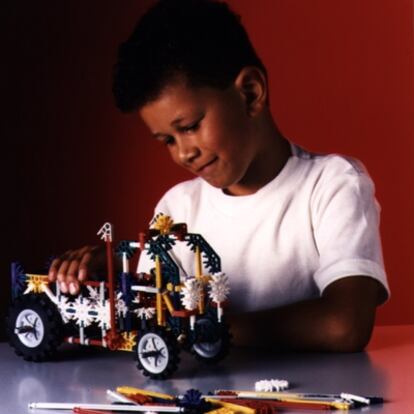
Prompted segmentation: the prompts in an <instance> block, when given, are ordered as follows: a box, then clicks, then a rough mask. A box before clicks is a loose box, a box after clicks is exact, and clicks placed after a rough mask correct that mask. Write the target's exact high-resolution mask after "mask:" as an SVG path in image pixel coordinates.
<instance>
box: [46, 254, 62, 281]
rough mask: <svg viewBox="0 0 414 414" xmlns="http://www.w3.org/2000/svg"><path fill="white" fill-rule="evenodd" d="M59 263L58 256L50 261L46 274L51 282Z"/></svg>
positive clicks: (53, 279)
mask: <svg viewBox="0 0 414 414" xmlns="http://www.w3.org/2000/svg"><path fill="white" fill-rule="evenodd" d="M60 263H61V260H60V258H56V259H53V261H52V263H51V265H50V267H49V274H48V276H49V280H50V281H51V282H54V281H55V280H56V277H57V273H58V269H59V266H60Z"/></svg>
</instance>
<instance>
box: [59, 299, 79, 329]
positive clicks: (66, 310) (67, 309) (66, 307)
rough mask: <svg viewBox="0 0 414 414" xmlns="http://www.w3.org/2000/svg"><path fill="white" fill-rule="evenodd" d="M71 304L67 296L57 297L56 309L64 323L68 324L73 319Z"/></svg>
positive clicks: (73, 313)
mask: <svg viewBox="0 0 414 414" xmlns="http://www.w3.org/2000/svg"><path fill="white" fill-rule="evenodd" d="M71 303H72V302H69V298H68V297H67V296H63V295H60V296H59V299H58V302H57V308H58V310H59V313H60V316H61V317H62V320H63V322H64V323H68V322H69V321H70V320H71V319H73V318H74V317H75V312H74V311H73V306H72V305H71Z"/></svg>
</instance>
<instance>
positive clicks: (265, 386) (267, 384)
mask: <svg viewBox="0 0 414 414" xmlns="http://www.w3.org/2000/svg"><path fill="white" fill-rule="evenodd" d="M288 388H289V381H286V380H283V379H270V380H260V381H256V383H255V384H254V389H255V391H256V392H272V391H277V392H279V391H284V390H287V389H288Z"/></svg>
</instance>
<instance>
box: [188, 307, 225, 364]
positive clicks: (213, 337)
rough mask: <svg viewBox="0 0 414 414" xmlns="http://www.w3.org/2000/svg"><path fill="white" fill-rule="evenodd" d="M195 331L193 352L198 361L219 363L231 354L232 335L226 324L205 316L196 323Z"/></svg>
mask: <svg viewBox="0 0 414 414" xmlns="http://www.w3.org/2000/svg"><path fill="white" fill-rule="evenodd" d="M194 329H195V341H194V343H193V345H192V347H191V352H192V353H193V354H194V355H195V356H196V358H197V359H198V360H201V361H203V362H217V361H220V360H222V359H223V358H224V357H225V356H226V355H227V354H228V353H229V350H230V345H231V335H230V331H229V327H228V325H227V324H226V323H225V322H218V321H217V320H216V319H215V318H214V316H210V315H208V316H203V317H201V318H199V319H198V320H197V321H196V324H195V328H194Z"/></svg>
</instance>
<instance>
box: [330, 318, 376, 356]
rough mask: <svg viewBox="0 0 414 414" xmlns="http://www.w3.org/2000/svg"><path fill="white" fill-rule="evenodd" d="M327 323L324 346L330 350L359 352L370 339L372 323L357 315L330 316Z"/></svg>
mask: <svg viewBox="0 0 414 414" xmlns="http://www.w3.org/2000/svg"><path fill="white" fill-rule="evenodd" d="M327 325H328V326H327V328H326V336H325V341H326V342H325V347H326V350H328V351H331V352H361V351H363V350H364V349H365V347H366V346H367V345H368V342H369V340H370V339H371V334H372V328H373V323H372V322H371V323H362V322H361V321H360V320H358V317H354V318H350V317H332V318H331V319H330V320H329V322H328V324H327Z"/></svg>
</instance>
